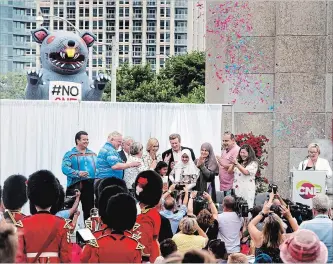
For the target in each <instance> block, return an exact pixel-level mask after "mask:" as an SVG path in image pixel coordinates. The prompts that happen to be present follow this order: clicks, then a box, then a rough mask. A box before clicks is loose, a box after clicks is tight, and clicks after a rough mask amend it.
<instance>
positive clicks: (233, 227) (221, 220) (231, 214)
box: [217, 196, 244, 254]
mask: <svg viewBox="0 0 333 264" xmlns="http://www.w3.org/2000/svg"><path fill="white" fill-rule="evenodd" d="M234 208H235V198H234V197H232V196H226V197H224V199H223V213H222V214H219V215H218V225H219V233H218V236H217V237H218V238H220V239H221V240H222V241H224V243H225V246H226V249H227V252H228V254H231V253H238V252H240V231H241V229H242V226H243V222H244V220H243V218H242V217H239V216H238V214H237V213H236V212H235V211H234V210H235V209H234Z"/></svg>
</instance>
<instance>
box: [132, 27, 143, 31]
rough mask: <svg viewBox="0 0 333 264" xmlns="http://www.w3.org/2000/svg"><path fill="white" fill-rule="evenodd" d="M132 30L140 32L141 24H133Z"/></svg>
mask: <svg viewBox="0 0 333 264" xmlns="http://www.w3.org/2000/svg"><path fill="white" fill-rule="evenodd" d="M133 31H136V32H138V31H139V32H141V31H142V27H141V26H133Z"/></svg>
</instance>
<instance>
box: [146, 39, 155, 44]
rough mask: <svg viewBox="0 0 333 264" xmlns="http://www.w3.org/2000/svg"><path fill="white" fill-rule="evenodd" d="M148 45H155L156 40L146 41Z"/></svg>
mask: <svg viewBox="0 0 333 264" xmlns="http://www.w3.org/2000/svg"><path fill="white" fill-rule="evenodd" d="M147 43H148V44H156V39H147Z"/></svg>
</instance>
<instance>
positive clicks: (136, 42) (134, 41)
mask: <svg viewBox="0 0 333 264" xmlns="http://www.w3.org/2000/svg"><path fill="white" fill-rule="evenodd" d="M133 44H142V39H133Z"/></svg>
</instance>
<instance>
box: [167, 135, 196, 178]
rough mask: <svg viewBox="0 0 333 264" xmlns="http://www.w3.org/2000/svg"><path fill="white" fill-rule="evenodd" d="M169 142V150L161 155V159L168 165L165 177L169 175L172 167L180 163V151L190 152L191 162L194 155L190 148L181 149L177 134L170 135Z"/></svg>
mask: <svg viewBox="0 0 333 264" xmlns="http://www.w3.org/2000/svg"><path fill="white" fill-rule="evenodd" d="M169 141H170V145H171V149H168V150H167V151H165V152H163V153H162V159H163V160H164V161H165V162H167V163H169V164H168V172H167V175H169V174H170V172H171V170H172V168H173V166H174V165H175V164H176V163H177V162H180V161H181V158H182V150H183V149H188V150H190V152H191V157H192V160H193V161H194V160H195V155H194V152H193V150H192V149H191V148H187V147H183V146H181V145H180V144H181V138H180V135H179V134H171V135H170V136H169Z"/></svg>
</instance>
